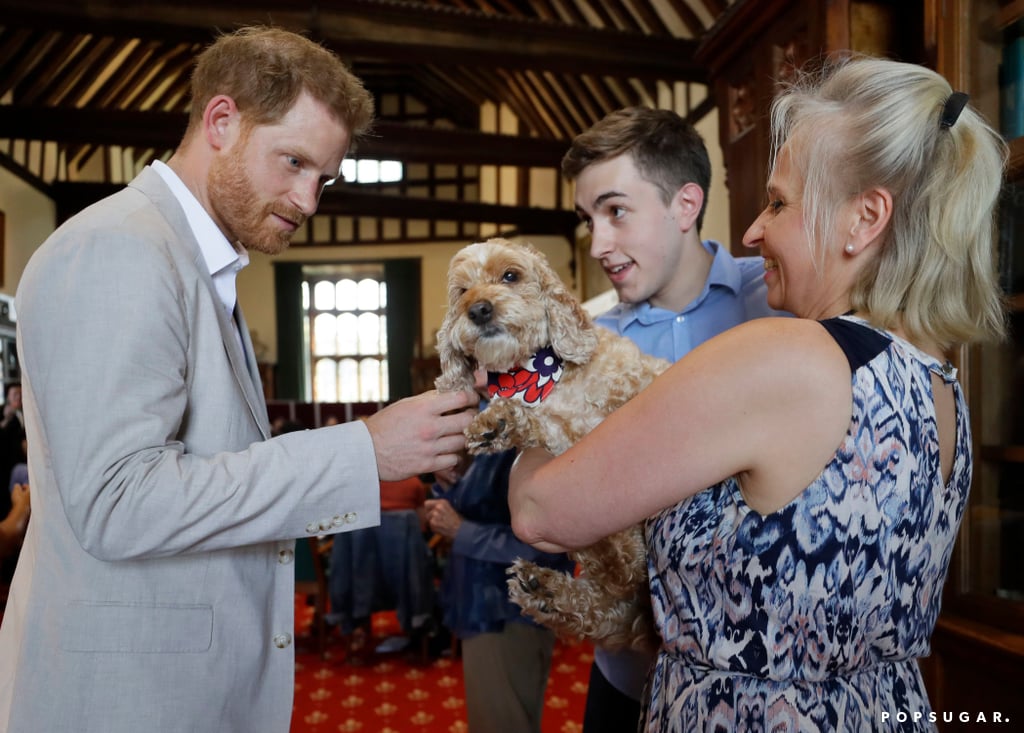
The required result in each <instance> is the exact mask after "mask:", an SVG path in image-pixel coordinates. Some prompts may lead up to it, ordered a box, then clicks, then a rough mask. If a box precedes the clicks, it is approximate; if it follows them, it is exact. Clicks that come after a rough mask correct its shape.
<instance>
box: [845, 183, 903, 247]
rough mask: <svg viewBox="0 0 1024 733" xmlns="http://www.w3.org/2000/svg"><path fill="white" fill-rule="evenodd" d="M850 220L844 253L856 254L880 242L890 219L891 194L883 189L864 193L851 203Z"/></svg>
mask: <svg viewBox="0 0 1024 733" xmlns="http://www.w3.org/2000/svg"><path fill="white" fill-rule="evenodd" d="M851 219H852V222H851V225H850V232H849V239H848V241H847V249H846V251H847V252H848V253H849V254H857V253H858V252H861V251H863V250H864V249H866V248H868V247H870V246H873V245H874V244H876V243H878V242H880V241H881V240H882V236H883V235H884V234H885V230H886V228H887V227H888V226H889V221H890V220H891V219H892V194H891V193H889V191H888V190H887V189H884V188H872V189H869V190H867V191H864V192H863V193H862V194H860V195H859V196H857V197H856V198H854V199H853V201H852V211H851ZM850 245H852V249H851V248H850Z"/></svg>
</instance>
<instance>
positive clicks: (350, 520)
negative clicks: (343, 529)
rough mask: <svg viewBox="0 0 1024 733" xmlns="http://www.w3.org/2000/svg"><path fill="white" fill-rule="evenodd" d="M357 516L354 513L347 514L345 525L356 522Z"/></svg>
mask: <svg viewBox="0 0 1024 733" xmlns="http://www.w3.org/2000/svg"><path fill="white" fill-rule="evenodd" d="M357 518H358V515H357V514H356V513H355V512H349V513H348V514H346V515H345V524H352V523H354V522H355V521H356V519H357Z"/></svg>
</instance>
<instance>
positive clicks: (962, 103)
mask: <svg viewBox="0 0 1024 733" xmlns="http://www.w3.org/2000/svg"><path fill="white" fill-rule="evenodd" d="M967 100H968V96H967V95H966V94H964V93H963V92H953V93H952V94H950V95H949V99H947V100H946V103H945V104H944V105H943V106H942V117H941V118H939V127H940V128H942V129H943V130H948V129H949V128H950V127H952V126H953V125H955V124H956V121H957V120H958V119H960V113H961V112H963V111H964V107H966V106H967Z"/></svg>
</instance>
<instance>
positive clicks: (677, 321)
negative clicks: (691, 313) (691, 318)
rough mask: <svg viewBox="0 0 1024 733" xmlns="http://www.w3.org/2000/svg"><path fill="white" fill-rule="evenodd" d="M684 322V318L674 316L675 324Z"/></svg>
mask: <svg viewBox="0 0 1024 733" xmlns="http://www.w3.org/2000/svg"><path fill="white" fill-rule="evenodd" d="M685 320H686V316H676V323H682V322H683V321H685Z"/></svg>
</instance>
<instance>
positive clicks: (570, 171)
mask: <svg viewBox="0 0 1024 733" xmlns="http://www.w3.org/2000/svg"><path fill="white" fill-rule="evenodd" d="M626 153H629V154H630V155H632V156H633V162H634V163H635V164H636V167H637V170H638V171H639V172H640V175H641V176H643V178H644V179H645V180H647V181H650V182H651V183H653V184H654V185H655V186H657V187H658V189H659V190H660V191H661V194H662V200H663V201H664V202H665V203H666V204H667V203H668V202H669V200H670V199H671V198H672V196H673V195H675V193H676V191H678V190H679V189H680V188H682V187H683V186H684V185H685V184H687V183H696V184H697V185H698V186H700V188H701V190H702V191H703V192H704V207H702V208H701V212H700V216H698V218H697V230H698V231H700V228H701V225H702V224H703V223H704V210H705V208H706V207H707V199H708V188H709V187H710V185H711V161H710V160H708V151H707V148H706V147H705V146H704V139H703V138H702V137H701V136H700V134H699V133H698V132H697V131H696V130H695V129H694V128H693V125H691V124H690V123H689V122H687V121H686V120H684V119H683V118H682V117H680V116H679V115H677V114H676V113H675V112H672V111H670V110H666V109H651V108H650V107H626V108H624V109H620V110H617V111H615V112H612V113H610V114H609V115H607V116H606V117H604V118H603V119H601V120H599V121H598V122H597V123H595V124H594V126H593V127H591V128H590V129H589V130H587V131H586V132H584V133H582V134H580V135H578V136H577V137H576V139H575V140H573V141H572V146H571V147H570V148H569V151H568V152H567V153H566V154H565V156H564V157H563V158H562V174H563V175H564V176H565V177H566V178H568V179H569V180H570V181H572V180H575V179H576V178H577V177H578V176H579V175H580V173H582V172H583V171H584V169H586V168H587V167H589V166H591V165H593V164H594V163H600V162H602V161H605V160H610V159H612V158H617V157H619V156H620V155H624V154H626Z"/></svg>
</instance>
